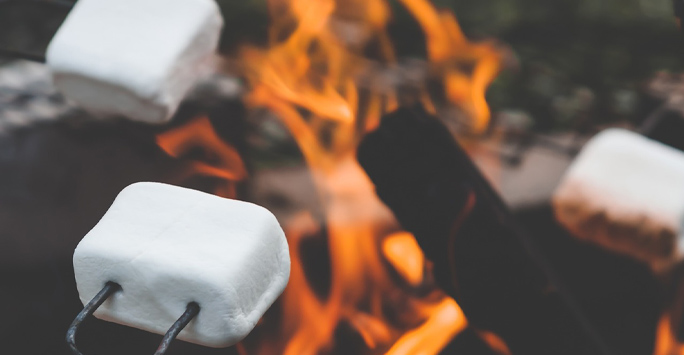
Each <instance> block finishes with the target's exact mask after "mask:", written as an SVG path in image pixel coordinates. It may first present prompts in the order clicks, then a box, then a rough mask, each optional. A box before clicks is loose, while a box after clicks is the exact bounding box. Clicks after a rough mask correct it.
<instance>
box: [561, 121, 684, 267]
mask: <svg viewBox="0 0 684 355" xmlns="http://www.w3.org/2000/svg"><path fill="white" fill-rule="evenodd" d="M553 204H554V208H555V213H556V217H557V218H558V220H559V221H560V222H561V223H562V224H563V225H565V226H566V227H567V228H568V229H569V230H570V231H571V232H572V233H573V234H574V235H575V236H577V237H579V238H582V239H586V240H590V241H592V242H595V243H597V244H599V245H602V246H604V247H606V248H609V249H612V250H615V251H617V252H621V253H624V254H628V255H632V256H633V257H636V258H638V259H640V260H643V261H646V262H649V263H650V264H651V265H652V266H653V267H655V268H656V269H657V268H660V267H663V266H667V265H669V264H671V263H673V262H674V261H676V260H678V259H679V258H680V257H681V252H680V251H678V246H679V248H681V247H682V244H681V243H680V242H679V239H680V238H681V235H682V234H683V232H684V231H682V222H684V153H682V152H681V151H679V150H676V149H674V148H671V147H669V146H666V145H663V144H661V143H659V142H656V141H653V140H650V139H648V138H645V137H643V136H641V135H639V134H636V133H633V132H630V131H627V130H623V129H609V130H606V131H604V132H602V133H600V134H599V135H597V136H596V137H594V138H593V139H592V140H591V141H590V142H589V143H587V145H586V146H585V147H584V149H583V150H582V152H581V153H580V155H579V156H578V157H577V159H576V160H575V161H574V162H573V164H572V166H571V167H570V169H569V170H568V171H567V173H566V175H565V177H564V178H563V181H562V182H561V184H560V186H559V187H558V189H557V190H556V192H555V194H554V198H553Z"/></svg>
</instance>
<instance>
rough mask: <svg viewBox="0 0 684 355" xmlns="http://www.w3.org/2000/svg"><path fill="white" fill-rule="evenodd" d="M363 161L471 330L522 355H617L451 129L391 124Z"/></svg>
mask: <svg viewBox="0 0 684 355" xmlns="http://www.w3.org/2000/svg"><path fill="white" fill-rule="evenodd" d="M358 159H359V162H360V163H361V165H362V166H363V168H364V169H365V170H366V172H367V173H368V175H369V176H370V178H371V180H372V181H373V182H374V184H375V187H376V192H377V194H378V196H379V197H380V198H381V199H382V200H383V201H384V202H385V203H386V204H387V205H388V206H389V207H390V209H392V211H393V212H394V214H395V215H396V217H397V219H398V220H399V222H400V223H401V224H402V225H403V227H405V228H406V229H407V230H408V231H410V232H412V233H413V234H414V235H415V236H416V239H417V240H418V242H419V244H420V245H421V247H422V248H423V250H424V251H425V254H426V256H427V257H428V258H429V259H430V260H431V261H432V262H433V263H434V273H435V278H436V279H437V281H438V283H439V284H440V285H441V286H442V287H443V288H444V290H446V291H447V292H448V293H449V294H450V295H452V296H453V297H454V298H455V299H456V301H457V302H458V303H459V305H460V306H461V307H462V309H463V311H464V313H465V314H466V316H467V317H468V319H469V321H470V323H471V324H472V325H473V326H475V327H476V328H479V329H486V330H488V331H492V332H494V333H496V334H498V335H499V336H500V337H501V338H502V339H503V340H504V341H505V342H506V343H507V345H508V347H509V348H510V350H511V351H512V353H513V354H568V355H569V354H610V353H612V352H611V350H609V348H608V346H607V345H606V344H605V343H604V342H603V340H602V339H601V338H600V336H599V335H598V334H597V333H596V332H595V331H594V329H593V327H592V326H591V325H590V324H589V322H588V321H587V319H586V318H585V316H584V315H583V314H582V312H581V311H580V309H579V308H578V306H577V305H576V304H575V303H574V301H573V300H572V298H571V297H570V296H569V294H568V293H567V292H566V291H565V290H564V289H563V287H562V285H561V284H560V282H559V281H558V280H557V278H556V277H555V276H554V274H553V272H552V270H551V269H550V267H549V265H548V263H547V262H546V261H545V260H544V257H543V255H542V254H541V253H540V251H539V250H537V248H536V247H535V245H534V244H533V242H532V240H531V239H530V238H529V237H528V236H527V235H526V234H525V233H524V232H523V231H521V229H520V228H519V227H518V225H517V224H516V223H515V221H514V220H513V218H512V216H511V215H510V212H509V211H508V210H507V208H506V207H505V205H504V204H503V202H502V201H501V199H500V198H499V197H498V196H497V195H496V193H495V192H494V191H493V190H492V189H491V187H490V186H489V185H488V183H487V182H486V181H485V179H484V178H483V177H482V175H481V174H480V173H479V171H478V170H477V168H476V167H475V166H474V165H473V163H472V162H471V161H470V159H469V158H468V156H467V155H466V153H465V152H464V151H463V150H462V148H460V147H459V145H458V144H456V143H455V142H454V140H453V138H452V136H451V134H450V133H449V132H448V130H447V129H446V128H445V127H444V126H443V125H442V124H441V123H439V121H437V119H435V118H434V117H431V116H429V115H428V114H426V112H425V111H424V110H423V109H422V108H402V109H400V110H399V111H396V112H394V113H392V114H390V115H387V116H386V117H384V119H383V121H382V124H381V125H380V127H379V128H378V129H377V130H376V131H375V132H373V133H370V134H369V135H368V136H367V137H366V138H365V139H364V141H363V142H362V143H361V145H360V147H359V151H358Z"/></svg>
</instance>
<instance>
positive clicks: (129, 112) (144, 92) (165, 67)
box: [46, 0, 223, 123]
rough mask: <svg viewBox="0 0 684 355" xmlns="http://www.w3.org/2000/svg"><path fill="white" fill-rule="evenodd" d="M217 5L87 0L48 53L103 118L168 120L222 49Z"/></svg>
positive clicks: (59, 76)
mask: <svg viewBox="0 0 684 355" xmlns="http://www.w3.org/2000/svg"><path fill="white" fill-rule="evenodd" d="M222 26H223V18H222V17H221V14H220V12H219V8H218V6H217V5H216V3H215V1H214V0H115V1H113V0H79V1H78V2H77V3H76V5H75V6H74V9H73V10H72V11H71V12H70V13H69V15H68V16H67V19H66V20H65V22H64V23H63V24H62V26H61V27H60V28H59V30H58V31H57V34H56V35H55V36H54V38H53V39H52V41H51V42H50V45H49V47H48V50H47V56H46V57H47V64H48V66H49V68H50V69H51V71H52V73H53V80H54V83H55V86H56V87H57V88H58V90H60V91H61V92H62V94H63V95H64V96H65V97H66V98H68V99H69V100H71V101H73V102H74V103H76V104H77V105H79V106H81V107H82V108H84V109H86V110H87V111H89V112H91V113H93V114H94V115H96V116H101V117H107V116H122V117H126V118H128V119H131V120H137V121H142V122H147V123H163V122H166V121H168V120H169V119H170V118H171V117H172V115H173V114H174V112H175V111H176V109H177V108H178V106H179V104H180V102H181V100H182V99H183V96H184V95H185V94H186V93H187V91H188V90H189V89H190V88H191V87H192V85H193V84H194V83H195V82H196V80H197V78H198V77H199V76H201V75H202V72H203V71H205V70H207V69H208V68H209V65H208V63H209V62H210V60H211V58H212V56H213V55H214V53H215V52H216V47H217V44H218V40H219V36H220V31H221V28H222Z"/></svg>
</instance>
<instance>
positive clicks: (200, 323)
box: [66, 183, 290, 355]
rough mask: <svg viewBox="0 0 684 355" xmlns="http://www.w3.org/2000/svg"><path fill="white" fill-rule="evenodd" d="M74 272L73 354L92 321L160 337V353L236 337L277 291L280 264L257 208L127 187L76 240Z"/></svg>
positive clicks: (264, 215)
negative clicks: (77, 307)
mask: <svg viewBox="0 0 684 355" xmlns="http://www.w3.org/2000/svg"><path fill="white" fill-rule="evenodd" d="M74 273H75V276H76V284H77V286H78V291H79V295H80V297H81V300H82V301H83V302H84V304H86V305H85V307H84V309H83V311H81V312H80V313H79V314H78V316H77V317H76V319H75V320H74V322H73V323H72V324H71V327H70V328H69V330H68V332H67V338H66V339H67V343H68V345H69V347H70V349H71V350H72V352H73V354H75V355H82V354H81V352H80V351H79V350H78V348H77V346H76V334H77V332H78V330H79V327H80V326H81V324H82V322H83V321H84V320H85V319H87V318H88V317H90V316H91V315H94V316H95V317H97V318H100V319H103V320H107V321H112V322H115V323H119V324H123V325H127V326H132V327H135V328H139V329H142V330H146V331H149V332H152V333H157V334H165V335H164V338H163V340H162V342H161V344H160V346H159V348H158V349H157V352H156V353H155V354H156V355H162V354H164V353H165V352H166V351H167V349H168V348H169V346H170V344H171V342H172V341H173V340H174V339H176V338H178V339H181V340H185V341H188V342H192V343H196V344H200V345H204V346H209V347H227V346H231V345H233V344H236V343H237V342H239V341H240V340H242V339H243V338H244V337H245V336H247V334H249V333H250V332H251V331H252V329H253V328H254V327H255V325H256V323H257V321H258V320H259V319H260V318H261V316H262V315H263V314H264V312H266V310H267V309H268V308H269V307H270V306H271V304H272V303H273V302H274V301H275V300H276V298H277V297H278V296H279V295H280V294H281V293H282V292H283V290H284V288H285V286H286V285H287V282H288V279H289V274H290V258H289V249H288V246H287V241H286V239H285V234H284V232H283V231H282V229H281V228H280V225H279V224H278V222H277V220H276V219H275V217H274V216H273V215H272V214H271V213H270V212H268V211H267V210H265V209H264V208H262V207H259V206H256V205H253V204H250V203H247V202H241V201H234V200H229V199H224V198H221V197H217V196H213V195H209V194H205V193H202V192H198V191H194V190H189V189H185V188H180V187H175V186H170V185H165V184H159V183H136V184H133V185H131V186H129V187H127V188H126V189H124V190H123V191H122V192H121V193H120V194H119V196H118V197H117V198H116V200H115V201H114V203H113V204H112V206H111V207H110V209H109V211H107V213H106V214H105V215H104V217H103V218H102V220H100V222H98V224H97V225H96V226H95V227H94V228H93V229H92V230H91V231H90V232H89V233H88V234H87V235H86V236H85V237H84V238H83V240H82V241H81V242H80V243H79V245H78V247H77V248H76V251H75V252H74ZM102 285H105V286H104V287H102ZM181 314H182V315H181ZM174 315H175V316H174ZM178 315H181V316H180V318H175V317H178ZM171 323H173V325H171V326H170V328H169V324H171Z"/></svg>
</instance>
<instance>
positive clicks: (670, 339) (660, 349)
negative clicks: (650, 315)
mask: <svg viewBox="0 0 684 355" xmlns="http://www.w3.org/2000/svg"><path fill="white" fill-rule="evenodd" d="M656 334H657V337H656V344H655V351H654V354H655V355H684V344H681V343H680V342H678V341H677V339H676V338H675V336H674V334H672V326H671V320H670V316H669V313H666V314H665V315H664V316H663V317H662V318H661V319H660V322H659V323H658V329H657V333H656Z"/></svg>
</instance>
